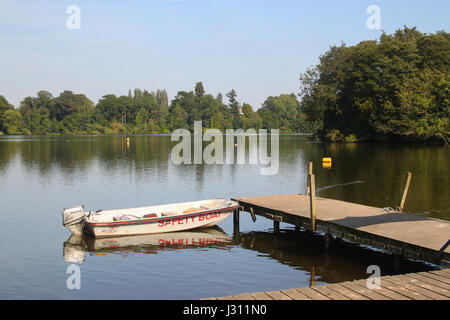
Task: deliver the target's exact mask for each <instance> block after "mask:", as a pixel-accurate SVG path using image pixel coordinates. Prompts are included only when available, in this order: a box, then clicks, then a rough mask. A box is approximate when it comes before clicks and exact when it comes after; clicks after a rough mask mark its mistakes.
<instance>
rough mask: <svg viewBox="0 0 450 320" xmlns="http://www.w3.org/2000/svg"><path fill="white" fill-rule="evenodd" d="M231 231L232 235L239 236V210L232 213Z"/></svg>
mask: <svg viewBox="0 0 450 320" xmlns="http://www.w3.org/2000/svg"><path fill="white" fill-rule="evenodd" d="M233 229H234V230H233V232H234V235H235V236H237V235H239V209H236V210H234V212H233Z"/></svg>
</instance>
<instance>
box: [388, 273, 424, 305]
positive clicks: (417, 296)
mask: <svg viewBox="0 0 450 320" xmlns="http://www.w3.org/2000/svg"><path fill="white" fill-rule="evenodd" d="M385 278H386V277H382V278H381V286H382V287H383V288H388V289H389V290H391V291H395V292H397V293H399V294H401V295H404V296H407V297H409V298H411V299H414V300H432V299H431V298H428V297H427V296H424V295H422V294H420V293H419V292H417V291H413V290H409V289H406V288H405V287H403V286H401V285H398V284H395V283H392V282H390V281H389V280H387V279H385Z"/></svg>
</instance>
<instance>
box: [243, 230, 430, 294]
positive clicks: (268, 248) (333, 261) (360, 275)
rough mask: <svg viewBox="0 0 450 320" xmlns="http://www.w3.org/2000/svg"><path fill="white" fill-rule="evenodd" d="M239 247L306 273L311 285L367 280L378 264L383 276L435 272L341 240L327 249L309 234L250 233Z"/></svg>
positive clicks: (319, 239) (334, 241)
mask: <svg viewBox="0 0 450 320" xmlns="http://www.w3.org/2000/svg"><path fill="white" fill-rule="evenodd" d="M239 241H240V244H241V245H242V247H244V248H246V249H249V250H254V251H257V252H259V253H260V256H262V257H267V258H270V259H274V260H277V261H279V262H280V263H282V264H285V265H288V266H290V267H293V268H295V269H298V270H303V271H306V272H308V273H309V276H310V278H309V283H310V285H315V283H316V281H320V282H324V283H337V282H343V281H351V280H355V279H365V278H368V277H369V274H367V273H366V268H367V267H368V266H370V265H378V266H379V267H380V269H381V274H382V275H393V274H403V273H409V272H419V271H427V270H434V267H431V266H429V265H426V264H423V263H419V262H415V261H411V260H406V259H403V260H400V263H399V260H398V257H393V256H392V255H388V254H384V253H381V252H377V251H373V250H370V249H367V248H363V247H360V246H357V245H352V244H349V243H346V242H344V241H340V240H337V239H335V240H333V242H332V245H331V246H330V247H329V248H326V246H325V244H324V239H323V237H320V236H318V235H313V234H311V233H309V232H299V231H293V230H289V229H282V230H281V232H280V233H278V234H275V233H269V232H260V231H258V232H249V233H242V234H240V236H239Z"/></svg>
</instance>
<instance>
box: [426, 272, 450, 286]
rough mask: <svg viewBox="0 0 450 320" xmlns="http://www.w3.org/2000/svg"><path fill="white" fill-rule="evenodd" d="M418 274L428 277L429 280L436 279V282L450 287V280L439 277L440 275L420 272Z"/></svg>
mask: <svg viewBox="0 0 450 320" xmlns="http://www.w3.org/2000/svg"><path fill="white" fill-rule="evenodd" d="M418 274H420V275H422V276H425V277H428V278H431V279H434V280H437V281H439V282H441V283H442V284H444V285H447V286H450V280H449V279H448V278H445V277H442V276H439V275H437V274H434V273H431V272H419V273H418Z"/></svg>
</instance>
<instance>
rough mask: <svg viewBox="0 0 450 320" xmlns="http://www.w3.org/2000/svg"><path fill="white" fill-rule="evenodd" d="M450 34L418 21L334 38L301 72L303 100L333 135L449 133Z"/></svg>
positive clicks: (415, 137)
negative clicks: (421, 27)
mask: <svg viewBox="0 0 450 320" xmlns="http://www.w3.org/2000/svg"><path fill="white" fill-rule="evenodd" d="M449 71H450V34H449V33H447V32H445V31H438V32H436V33H434V34H424V33H421V32H419V31H417V30H416V28H407V27H404V28H403V29H399V30H397V31H396V32H395V33H394V34H392V35H388V34H385V33H383V34H382V35H381V36H380V38H379V40H378V41H377V40H374V41H363V42H360V43H359V44H357V45H354V46H350V47H347V46H345V45H344V44H342V45H340V46H332V47H331V48H330V50H329V51H327V52H326V53H325V54H324V55H322V56H321V57H320V63H319V64H318V65H317V66H315V67H314V68H311V69H309V70H308V71H307V72H305V73H304V74H302V75H301V77H300V83H301V92H300V97H301V105H302V110H303V112H304V113H305V114H306V115H307V117H308V120H309V121H311V122H313V123H314V127H315V128H316V130H317V134H318V135H319V136H320V137H322V138H324V139H326V140H329V141H349V142H353V141H356V140H400V139H401V140H404V141H431V140H441V141H442V140H443V141H444V142H445V143H447V141H448V139H449V137H450V123H449V114H450V107H449V103H450V72H449Z"/></svg>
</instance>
